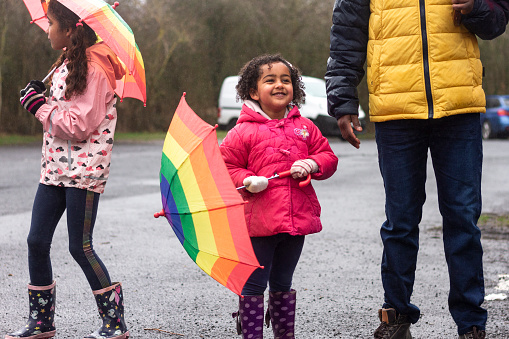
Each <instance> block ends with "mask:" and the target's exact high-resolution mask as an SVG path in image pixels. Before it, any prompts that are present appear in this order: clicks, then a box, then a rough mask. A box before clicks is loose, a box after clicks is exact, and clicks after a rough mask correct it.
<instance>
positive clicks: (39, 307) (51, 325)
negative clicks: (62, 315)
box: [5, 282, 56, 339]
mask: <svg viewBox="0 0 509 339" xmlns="http://www.w3.org/2000/svg"><path fill="white" fill-rule="evenodd" d="M55 285H56V284H55V282H53V284H51V285H48V286H32V285H28V299H29V302H30V315H29V316H28V320H27V323H26V325H25V326H24V327H23V328H21V329H19V330H18V331H16V332H13V333H10V334H8V335H6V336H5V339H17V338H25V339H46V338H53V337H54V336H55V333H56V330H55V297H56V290H55Z"/></svg>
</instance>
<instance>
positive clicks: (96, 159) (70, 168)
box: [35, 43, 125, 193]
mask: <svg viewBox="0 0 509 339" xmlns="http://www.w3.org/2000/svg"><path fill="white" fill-rule="evenodd" d="M87 56H88V59H89V63H88V76H87V88H86V90H85V92H84V93H83V94H81V95H79V96H73V97H72V98H71V100H65V99H64V93H65V88H66V84H65V79H66V77H67V74H68V72H67V60H65V61H64V63H63V64H62V65H61V66H60V67H59V68H57V69H56V70H55V73H54V74H53V80H52V82H51V88H50V92H49V97H48V98H47V101H46V103H45V104H44V105H42V106H41V108H39V109H38V110H37V113H36V114H35V117H36V118H37V119H38V120H39V121H40V122H41V123H42V126H43V129H44V135H43V138H44V140H43V145H42V167H41V179H40V182H41V183H42V184H46V185H54V186H63V187H76V188H80V189H85V190H89V191H93V192H97V193H103V192H104V186H105V185H106V180H107V179H108V174H109V171H110V160H111V151H112V148H113V136H114V133H115V126H116V122H117V110H116V108H115V105H116V102H117V98H116V97H115V92H114V90H115V87H116V80H117V79H118V80H119V79H121V78H122V77H123V75H124V74H125V71H124V68H123V67H122V65H121V63H120V62H119V60H118V59H117V57H116V55H115V54H114V53H113V51H112V50H111V49H110V48H109V47H108V46H107V45H106V44H104V43H97V44H95V45H93V46H91V47H89V48H88V49H87Z"/></svg>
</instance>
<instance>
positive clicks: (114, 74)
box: [87, 42, 125, 89]
mask: <svg viewBox="0 0 509 339" xmlns="http://www.w3.org/2000/svg"><path fill="white" fill-rule="evenodd" d="M87 56H88V59H89V60H90V62H94V63H96V64H98V65H99V66H101V68H102V70H103V71H104V74H105V75H106V77H107V78H108V81H109V82H110V85H111V87H112V88H113V89H115V88H116V87H117V85H116V81H117V80H120V79H122V77H123V76H124V75H125V69H124V66H123V65H122V63H121V62H120V60H119V59H118V58H117V55H116V54H115V53H114V52H113V51H112V50H111V48H109V47H108V45H106V44H105V43H104V42H98V43H96V44H95V45H93V46H90V47H89V48H87Z"/></svg>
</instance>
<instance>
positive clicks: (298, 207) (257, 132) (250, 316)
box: [220, 55, 338, 339]
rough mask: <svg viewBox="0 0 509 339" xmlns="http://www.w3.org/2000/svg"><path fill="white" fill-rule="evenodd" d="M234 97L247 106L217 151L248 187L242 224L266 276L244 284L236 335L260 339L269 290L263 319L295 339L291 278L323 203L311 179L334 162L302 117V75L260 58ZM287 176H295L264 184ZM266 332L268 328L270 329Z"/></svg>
mask: <svg viewBox="0 0 509 339" xmlns="http://www.w3.org/2000/svg"><path fill="white" fill-rule="evenodd" d="M239 75H240V78H239V83H238V84H237V86H236V89H237V93H238V97H239V98H240V99H242V100H244V104H243V106H242V111H241V113H240V117H239V119H238V122H237V125H236V126H235V127H234V128H233V129H232V130H230V132H228V134H227V135H226V137H225V139H224V140H223V142H222V143H221V145H220V149H221V152H222V155H223V158H224V160H225V162H226V165H227V167H228V170H229V172H230V175H231V177H232V180H233V182H234V184H235V185H236V186H242V185H245V186H246V189H245V190H242V191H241V193H242V195H243V197H244V199H245V200H246V201H247V204H246V206H245V216H246V223H247V227H248V231H249V235H250V237H251V242H252V244H253V249H254V252H255V254H256V257H257V258H258V261H259V262H260V265H262V266H264V267H265V268H264V269H257V270H256V271H255V272H254V273H253V274H252V275H251V277H250V278H249V280H248V281H247V283H246V285H245V286H244V289H243V290H242V295H243V297H240V299H239V312H238V313H235V314H234V315H235V316H236V317H237V330H238V332H239V334H242V335H243V338H253V339H255V338H262V337H263V311H264V305H263V299H264V297H263V293H264V291H265V289H266V287H267V283H268V284H269V307H268V310H267V313H268V317H267V320H268V319H269V317H270V321H271V322H272V330H273V332H274V337H275V338H294V320H295V299H296V292H295V290H293V289H291V285H292V277H293V273H294V271H295V267H296V266H297V262H298V261H299V258H300V254H301V251H302V247H303V245H304V236H305V235H307V234H311V233H316V232H320V230H321V229H322V225H321V223H320V204H319V203H318V199H317V197H316V194H315V191H314V189H313V187H312V185H311V184H309V185H306V186H303V187H300V186H299V182H300V181H302V180H303V179H304V178H306V177H307V176H308V174H311V177H312V178H313V179H316V180H323V179H327V178H329V177H330V176H332V174H334V172H335V171H336V168H337V163H338V159H337V157H336V156H335V155H334V153H333V152H332V150H331V148H330V146H329V143H328V141H327V139H326V138H325V137H323V136H322V134H321V133H320V131H319V130H318V128H317V127H316V126H315V125H314V124H313V122H311V120H309V119H307V118H304V117H302V116H301V115H300V113H299V109H298V107H299V106H300V104H302V103H303V102H304V97H305V93H304V85H303V83H302V80H301V77H300V73H299V70H298V69H297V68H295V67H294V66H292V65H291V64H290V63H289V62H288V61H286V60H285V59H283V58H282V57H281V56H280V55H262V56H260V57H257V58H254V59H253V60H251V61H249V62H248V63H247V64H246V65H245V66H244V67H243V68H242V69H241V71H240V73H239ZM288 169H291V173H292V176H291V177H287V178H282V179H275V180H271V181H268V180H267V177H270V176H272V175H273V174H274V173H281V172H283V171H287V170H288ZM267 325H268V323H267Z"/></svg>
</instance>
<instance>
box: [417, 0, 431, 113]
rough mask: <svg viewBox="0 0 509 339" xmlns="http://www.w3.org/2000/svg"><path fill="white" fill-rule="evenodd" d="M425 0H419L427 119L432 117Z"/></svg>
mask: <svg viewBox="0 0 509 339" xmlns="http://www.w3.org/2000/svg"><path fill="white" fill-rule="evenodd" d="M425 2H426V0H419V7H420V12H421V36H422V58H423V60H422V61H423V67H424V86H425V87H426V101H427V102H428V119H433V115H434V114H433V98H432V95H431V81H430V76H429V56H428V34H427V33H426V6H425Z"/></svg>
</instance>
